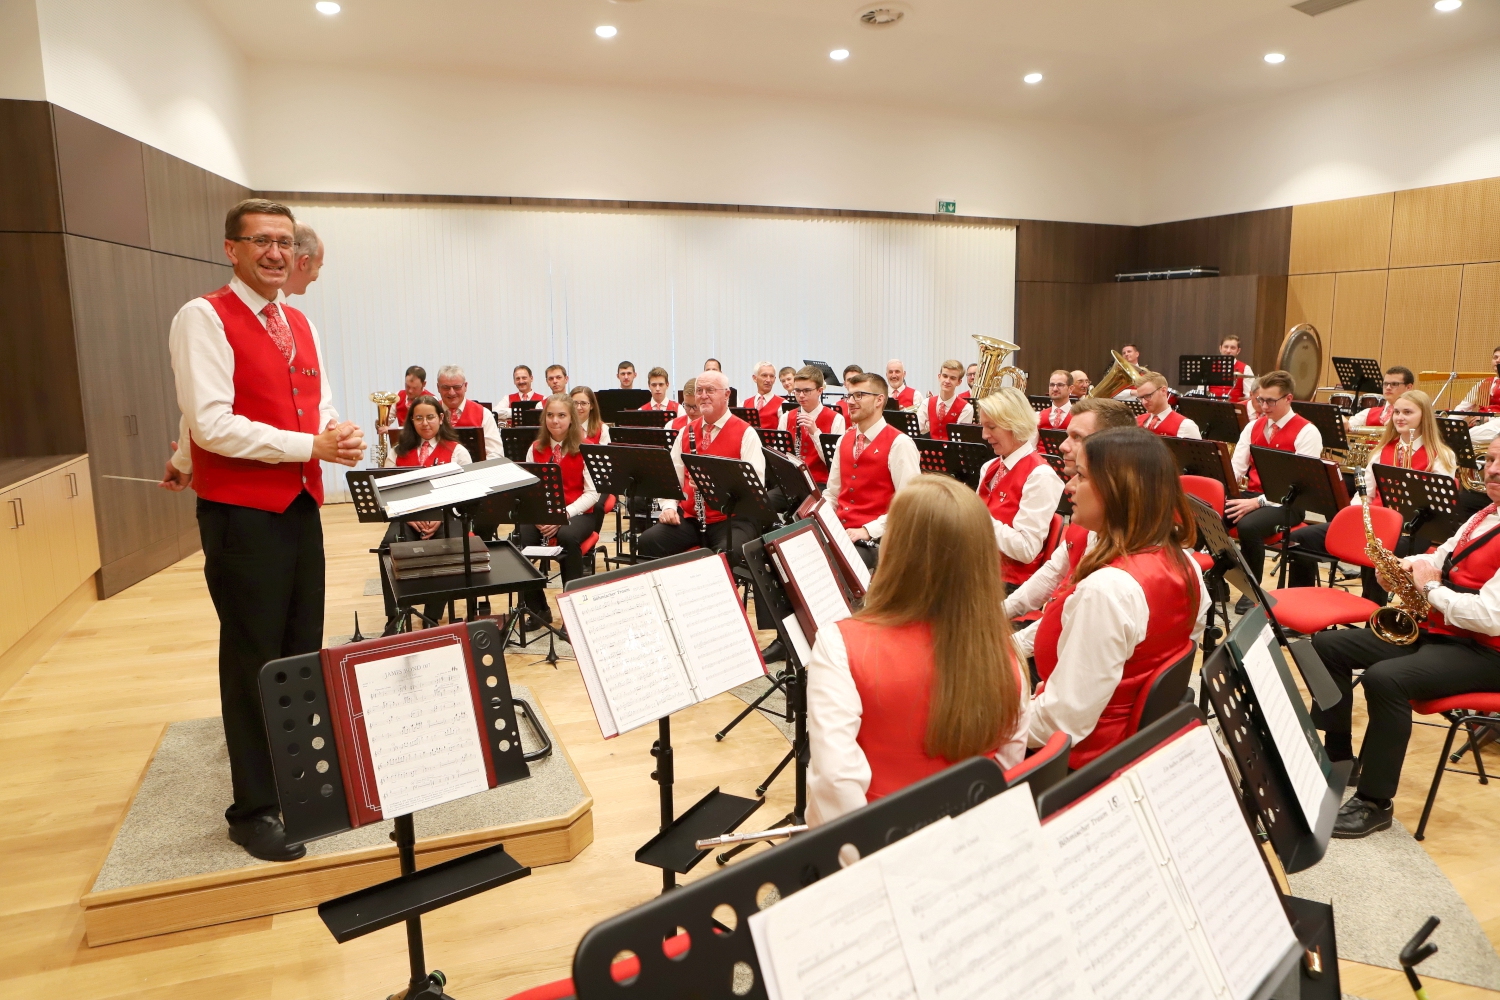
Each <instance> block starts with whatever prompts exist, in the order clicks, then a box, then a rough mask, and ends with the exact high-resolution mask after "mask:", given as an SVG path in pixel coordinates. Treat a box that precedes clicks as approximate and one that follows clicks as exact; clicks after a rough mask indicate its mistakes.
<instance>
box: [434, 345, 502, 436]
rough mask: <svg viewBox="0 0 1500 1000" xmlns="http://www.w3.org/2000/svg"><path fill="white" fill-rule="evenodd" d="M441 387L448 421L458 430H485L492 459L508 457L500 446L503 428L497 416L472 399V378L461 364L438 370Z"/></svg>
mask: <svg viewBox="0 0 1500 1000" xmlns="http://www.w3.org/2000/svg"><path fill="white" fill-rule="evenodd" d="M437 386H438V393H439V395H441V396H442V397H443V405H444V406H445V407H447V408H448V422H449V423H451V424H452V425H453V426H454V427H480V428H483V435H482V436H483V438H484V453H485V454H486V455H489V456H499V455H503V454H505V449H504V448H502V447H501V445H500V428H499V427H497V426H496V425H495V415H494V414H493V413H491V412H490V411H489V410H486V409H485V408H484V407H482V406H480V405H479V404H478V403H475V402H471V401H470V400H469V398H468V395H469V379H468V377H467V376H466V375H464V370H463V369H462V368H460V367H459V366H458V365H444V366H443V367H441V368H439V369H438V374H437Z"/></svg>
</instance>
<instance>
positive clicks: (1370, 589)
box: [1287, 523, 1411, 604]
mask: <svg viewBox="0 0 1500 1000" xmlns="http://www.w3.org/2000/svg"><path fill="white" fill-rule="evenodd" d="M1327 538H1328V525H1327V524H1326V523H1325V524H1309V525H1308V526H1307V527H1305V528H1298V529H1297V530H1296V531H1294V532H1292V541H1294V542H1296V543H1297V549H1299V550H1301V553H1298V554H1294V555H1293V556H1292V568H1291V575H1290V576H1289V577H1288V578H1287V580H1288V583H1289V584H1290V585H1291V586H1293V587H1315V586H1317V584H1318V570H1319V569H1320V568H1322V569H1323V570H1324V572H1326V571H1327V566H1328V564H1327V563H1319V562H1318V561H1317V560H1315V559H1310V558H1308V556H1312V555H1320V556H1326V555H1329V554H1330V553H1329V551H1328V545H1327ZM1294 551H1295V550H1294ZM1304 553H1305V554H1304ZM1396 555H1398V556H1408V555H1411V545H1410V544H1409V543H1408V542H1407V539H1406V536H1405V535H1403V536H1401V538H1400V539H1399V540H1398V541H1397V542H1396ZM1359 582H1360V586H1361V595H1362V596H1363V597H1364V599H1365V600H1367V601H1374V602H1375V603H1376V604H1384V603H1385V602H1386V600H1387V599H1388V598H1389V596H1390V595H1388V594H1387V593H1386V592H1385V588H1384V587H1382V586H1381V585H1380V581H1379V580H1377V579H1375V571H1374V570H1373V569H1371V568H1370V567H1368V566H1362V567H1360V571H1359Z"/></svg>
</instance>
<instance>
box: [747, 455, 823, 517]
mask: <svg viewBox="0 0 1500 1000" xmlns="http://www.w3.org/2000/svg"><path fill="white" fill-rule="evenodd" d="M761 452H762V453H763V454H764V455H765V456H766V482H767V483H769V484H770V486H771V487H772V488H774V489H779V490H781V495H782V496H783V497H785V498H786V502H787V509H788V510H789V511H792V512H793V513H795V512H796V510H797V508H798V507H800V506H801V505H802V501H803V500H804V499H805V498H807V497H810V496H812V495H813V494H814V493H817V492H818V484H817V483H816V482H815V481H814V480H813V477H812V473H811V472H809V471H808V468H807V463H806V462H804V461H802V459H801V458H799V457H797V456H796V455H792V454H789V453H786V452H781V451H777V450H775V449H772V448H761Z"/></svg>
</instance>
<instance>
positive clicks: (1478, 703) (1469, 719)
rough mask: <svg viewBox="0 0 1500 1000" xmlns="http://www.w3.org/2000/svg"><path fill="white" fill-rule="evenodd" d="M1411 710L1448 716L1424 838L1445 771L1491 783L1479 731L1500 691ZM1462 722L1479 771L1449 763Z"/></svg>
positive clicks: (1495, 708)
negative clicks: (1481, 751)
mask: <svg viewBox="0 0 1500 1000" xmlns="http://www.w3.org/2000/svg"><path fill="white" fill-rule="evenodd" d="M1375 509H1376V510H1379V509H1380V508H1378V507H1377V508H1375ZM1329 534H1332V532H1329ZM1411 710H1412V711H1413V712H1416V713H1417V714H1418V715H1441V716H1442V717H1443V718H1445V719H1447V720H1448V738H1447V739H1445V740H1444V741H1443V752H1442V753H1441V754H1439V755H1438V762H1437V770H1436V771H1435V772H1433V775H1432V787H1431V788H1429V789H1427V804H1426V805H1424V806H1423V807H1422V821H1421V822H1420V823H1418V824H1417V832H1416V833H1415V834H1414V836H1415V837H1416V839H1418V840H1421V839H1422V838H1423V837H1425V836H1426V835H1427V819H1428V817H1430V816H1431V815H1432V804H1433V802H1435V801H1437V793H1438V785H1439V784H1440V783H1441V782H1442V780H1443V772H1444V771H1457V772H1458V773H1459V774H1478V775H1479V783H1480V784H1481V785H1488V784H1489V783H1490V778H1489V775H1487V774H1485V772H1484V759H1483V758H1482V757H1481V756H1480V753H1479V732H1478V730H1477V729H1476V726H1477V725H1479V724H1482V723H1490V724H1492V725H1493V724H1494V723H1495V721H1496V720H1494V719H1492V718H1489V717H1488V716H1487V715H1486V714H1485V713H1487V712H1500V691H1475V692H1471V693H1469V694H1456V695H1453V696H1452V697H1451V698H1435V699H1433V700H1432V701H1414V702H1412V703H1411ZM1459 726H1463V727H1464V728H1465V729H1467V730H1468V731H1469V745H1470V746H1471V747H1473V748H1474V766H1475V768H1476V769H1477V770H1475V771H1465V770H1463V769H1462V768H1457V767H1449V766H1448V754H1449V753H1450V752H1451V751H1452V750H1453V737H1454V736H1457V735H1458V727H1459Z"/></svg>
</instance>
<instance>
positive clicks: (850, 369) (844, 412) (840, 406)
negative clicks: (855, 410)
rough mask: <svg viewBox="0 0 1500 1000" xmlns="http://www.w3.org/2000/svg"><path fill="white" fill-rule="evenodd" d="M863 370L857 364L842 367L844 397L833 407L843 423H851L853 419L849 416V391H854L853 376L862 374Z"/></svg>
mask: <svg viewBox="0 0 1500 1000" xmlns="http://www.w3.org/2000/svg"><path fill="white" fill-rule="evenodd" d="M864 373H865V370H864V369H863V368H861V367H860V366H859V365H846V366H845V367H844V398H843V399H841V400H839V401H838V403H837V404H835V406H834V409H836V410H838V411H839V415H840V416H842V417H843V418H844V423H846V424H852V423H854V420H853V419H852V418H851V417H850V416H849V393H851V392H853V391H854V377H855V376H856V375H863V374H864Z"/></svg>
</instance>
